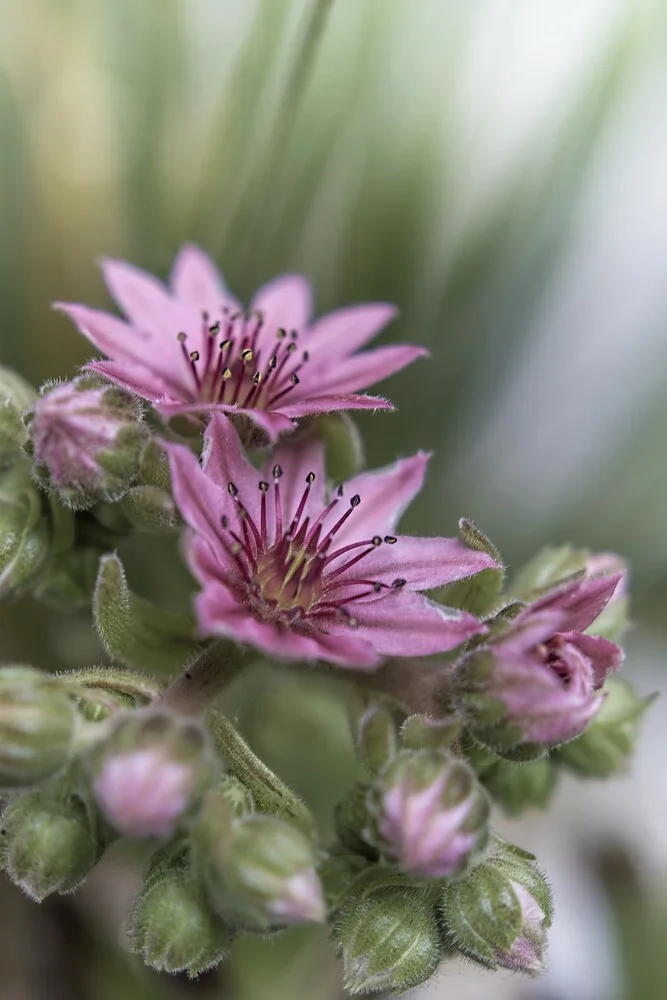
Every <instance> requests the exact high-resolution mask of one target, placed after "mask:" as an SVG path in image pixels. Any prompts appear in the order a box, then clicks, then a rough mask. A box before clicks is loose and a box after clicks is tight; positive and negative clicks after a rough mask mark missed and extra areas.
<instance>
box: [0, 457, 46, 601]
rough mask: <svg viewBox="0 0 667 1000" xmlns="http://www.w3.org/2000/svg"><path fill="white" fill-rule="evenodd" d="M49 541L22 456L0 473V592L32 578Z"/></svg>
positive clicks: (41, 564) (33, 487)
mask: <svg viewBox="0 0 667 1000" xmlns="http://www.w3.org/2000/svg"><path fill="white" fill-rule="evenodd" d="M49 541H50V540H49V527H48V523H47V521H46V518H45V517H44V515H43V511H42V500H41V497H40V495H39V492H38V491H37V489H36V488H35V485H34V483H33V482H32V480H31V478H30V473H29V471H28V469H27V466H26V464H25V459H23V460H22V461H20V462H17V464H16V465H14V466H12V468H11V469H7V470H5V471H4V472H0V595H2V594H5V593H7V592H9V591H14V590H20V589H21V588H22V587H24V586H25V585H27V584H30V583H31V582H32V581H33V580H35V578H36V576H37V574H38V572H39V570H40V569H41V568H42V566H43V564H44V561H45V559H46V557H47V555H48V553H49Z"/></svg>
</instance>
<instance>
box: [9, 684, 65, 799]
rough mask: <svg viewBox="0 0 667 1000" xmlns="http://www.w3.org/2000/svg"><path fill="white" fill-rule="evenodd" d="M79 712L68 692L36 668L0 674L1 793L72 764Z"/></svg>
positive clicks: (45, 777) (47, 776) (31, 782)
mask: <svg viewBox="0 0 667 1000" xmlns="http://www.w3.org/2000/svg"><path fill="white" fill-rule="evenodd" d="M74 728H75V710H74V705H73V704H72V702H71V701H70V699H69V697H68V695H67V692H66V691H65V689H64V688H63V687H62V686H60V685H59V684H58V682H57V680H55V679H54V678H52V677H49V676H48V675H46V674H43V673H41V672H40V671H39V670H34V669H33V668H32V667H3V668H2V669H1V670H0V788H6V789H8V788H9V789H14V788H25V787H26V786H29V785H35V784H39V782H41V781H45V780H46V779H47V778H50V777H52V776H53V775H54V774H56V773H57V772H58V771H60V769H61V768H62V767H64V766H65V764H66V763H67V762H68V760H69V759H70V756H71V753H72V743H73V739H74Z"/></svg>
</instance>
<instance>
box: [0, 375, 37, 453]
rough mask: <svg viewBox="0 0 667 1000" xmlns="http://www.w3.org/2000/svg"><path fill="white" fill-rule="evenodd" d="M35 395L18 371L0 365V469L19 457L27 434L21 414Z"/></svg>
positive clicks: (30, 404) (31, 402) (33, 399)
mask: <svg viewBox="0 0 667 1000" xmlns="http://www.w3.org/2000/svg"><path fill="white" fill-rule="evenodd" d="M36 397H37V393H36V392H35V390H34V389H33V387H32V386H31V385H29V383H28V382H26V381H25V379H24V378H22V377H21V376H20V375H19V374H18V372H13V371H12V370H11V369H10V368H5V367H4V366H0V469H2V468H6V467H7V466H10V465H12V464H13V463H14V462H15V461H17V460H18V459H19V457H20V455H21V448H22V445H23V443H24V441H25V439H26V436H27V435H26V430H25V427H24V425H23V420H22V419H21V414H22V412H23V411H24V410H27V409H28V407H30V406H32V404H33V403H34V401H35V399H36Z"/></svg>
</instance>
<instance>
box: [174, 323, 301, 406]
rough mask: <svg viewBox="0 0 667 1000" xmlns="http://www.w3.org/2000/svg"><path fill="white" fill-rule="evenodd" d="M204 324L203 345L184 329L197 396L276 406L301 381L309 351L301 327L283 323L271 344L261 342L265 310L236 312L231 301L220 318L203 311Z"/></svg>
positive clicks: (180, 338) (185, 355) (207, 400)
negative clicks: (192, 345)
mask: <svg viewBox="0 0 667 1000" xmlns="http://www.w3.org/2000/svg"><path fill="white" fill-rule="evenodd" d="M202 324H203V331H202V333H203V335H202V343H203V344H204V348H203V351H190V350H188V346H187V340H188V337H187V334H186V333H183V332H181V333H179V334H178V341H179V343H180V345H181V351H182V353H183V359H184V361H185V362H186V364H187V366H188V370H189V372H190V378H191V381H192V382H193V387H192V396H193V399H194V400H195V401H200V402H204V403H227V404H229V405H232V406H239V407H251V408H253V409H260V410H271V409H274V408H275V406H276V405H277V404H279V403H280V401H281V400H282V399H284V397H285V396H287V395H288V393H290V392H292V391H293V389H294V388H295V387H296V386H297V385H298V384H299V382H300V381H301V380H300V378H299V372H300V371H301V369H302V368H303V366H304V365H305V364H306V363H307V361H308V360H309V355H308V351H301V350H300V349H299V342H298V341H299V334H298V331H297V330H292V331H291V332H290V333H289V335H288V333H287V330H285V329H283V328H282V327H281V328H279V329H278V330H277V331H276V337H275V341H274V343H273V344H272V345H271V347H270V349H269V348H268V347H267V346H266V345H264V346H260V345H259V340H260V333H261V330H262V327H263V325H264V318H263V316H262V314H261V313H259V312H254V313H251V314H249V315H245V314H243V313H240V312H236V313H230V312H229V309H228V307H227V306H225V307H223V309H222V316H221V319H219V320H216V321H215V322H214V323H211V320H210V317H209V314H208V313H202Z"/></svg>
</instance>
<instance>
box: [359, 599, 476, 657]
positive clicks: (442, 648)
mask: <svg viewBox="0 0 667 1000" xmlns="http://www.w3.org/2000/svg"><path fill="white" fill-rule="evenodd" d="M349 609H350V611H351V612H353V614H354V617H355V618H356V619H357V621H358V623H359V624H358V626H357V627H356V628H355V630H354V634H355V635H356V636H358V637H359V638H362V639H367V640H368V641H369V642H370V643H371V645H372V646H373V648H374V649H375V650H376V651H377V652H378V653H382V654H383V655H385V656H428V655H430V654H431V653H443V652H446V651H447V650H450V649H454V648H455V647H456V646H459V645H460V644H461V643H462V642H465V641H466V639H469V638H470V636H473V635H479V633H481V632H484V631H485V627H484V625H482V623H481V622H480V621H478V620H477V618H475V617H474V616H473V615H470V614H467V612H464V611H454V610H452V609H450V608H443V607H441V606H440V605H438V604H434V603H433V602H432V601H429V600H427V598H425V597H423V596H422V595H421V594H415V593H414V592H413V591H409V590H400V591H394V592H393V593H390V594H387V595H386V596H384V597H381V598H379V599H378V600H376V601H360V602H358V603H356V604H354V605H349Z"/></svg>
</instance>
